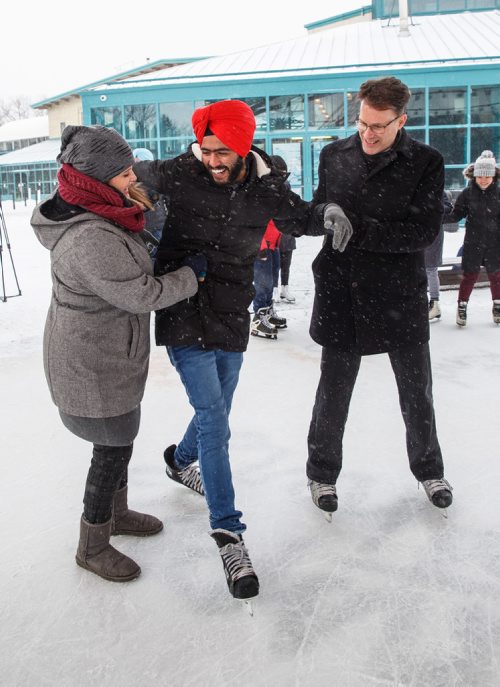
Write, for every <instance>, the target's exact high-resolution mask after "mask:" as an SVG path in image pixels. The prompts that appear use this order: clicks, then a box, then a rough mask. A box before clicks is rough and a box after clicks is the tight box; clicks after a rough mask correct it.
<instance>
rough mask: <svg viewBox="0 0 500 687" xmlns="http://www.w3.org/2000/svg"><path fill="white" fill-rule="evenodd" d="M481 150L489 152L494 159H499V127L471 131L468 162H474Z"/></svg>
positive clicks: (479, 128)
mask: <svg viewBox="0 0 500 687" xmlns="http://www.w3.org/2000/svg"><path fill="white" fill-rule="evenodd" d="M483 150H491V151H492V152H493V155H494V156H495V158H496V159H497V160H498V159H500V126H495V127H491V128H490V127H483V126H481V127H476V128H472V129H471V132H470V162H474V160H475V159H476V158H477V157H479V156H480V155H481V153H482V152H483Z"/></svg>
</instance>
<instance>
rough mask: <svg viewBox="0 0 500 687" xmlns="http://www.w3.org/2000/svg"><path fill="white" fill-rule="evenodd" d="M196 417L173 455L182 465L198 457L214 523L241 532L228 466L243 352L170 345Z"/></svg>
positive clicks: (173, 360)
mask: <svg viewBox="0 0 500 687" xmlns="http://www.w3.org/2000/svg"><path fill="white" fill-rule="evenodd" d="M167 352H168V356H169V358H170V361H171V363H172V365H173V366H174V367H175V369H176V370H177V372H178V373H179V376H180V378H181V381H182V383H183V384H184V388H185V389H186V393H187V395H188V398H189V402H190V403H191V405H192V406H193V408H194V417H193V419H192V420H191V422H190V423H189V425H188V428H187V429H186V432H185V434H184V436H183V438H182V439H181V441H180V442H179V444H178V446H177V448H176V451H175V454H174V459H175V462H176V464H177V465H178V466H179V468H186V467H187V466H188V465H190V464H191V463H194V462H195V461H196V460H198V461H199V465H200V475H201V480H202V482H203V488H204V490H205V498H206V500H207V504H208V510H209V519H210V526H211V528H212V529H217V528H222V529H225V530H229V531H230V532H236V533H241V532H244V531H245V530H246V525H245V524H244V523H242V522H241V521H240V518H241V516H242V513H241V511H239V510H236V508H235V505H234V488H233V480H232V475H231V466H230V464H229V438H230V436H231V432H230V429H229V413H230V410H231V403H232V400H233V394H234V390H235V389H236V386H237V384H238V378H239V374H240V369H241V365H242V363H243V353H237V352H232V351H221V350H213V351H208V350H205V349H204V348H202V347H201V346H167Z"/></svg>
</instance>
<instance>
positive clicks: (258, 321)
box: [250, 308, 278, 339]
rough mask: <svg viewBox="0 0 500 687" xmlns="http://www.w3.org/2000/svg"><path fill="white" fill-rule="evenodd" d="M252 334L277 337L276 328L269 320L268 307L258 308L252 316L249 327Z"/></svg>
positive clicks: (271, 337) (266, 337)
mask: <svg viewBox="0 0 500 687" xmlns="http://www.w3.org/2000/svg"><path fill="white" fill-rule="evenodd" d="M250 334H251V335H252V336H261V337H263V338H265V339H277V338H278V330H277V329H276V327H275V326H274V325H272V324H271V323H270V321H269V308H260V309H259V310H257V312H256V313H255V315H254V316H253V320H252V326H251V328H250Z"/></svg>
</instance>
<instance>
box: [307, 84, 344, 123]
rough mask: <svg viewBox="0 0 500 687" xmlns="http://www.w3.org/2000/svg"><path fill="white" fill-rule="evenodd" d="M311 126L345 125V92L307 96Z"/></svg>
mask: <svg viewBox="0 0 500 687" xmlns="http://www.w3.org/2000/svg"><path fill="white" fill-rule="evenodd" d="M307 106H308V114H309V128H310V129H331V128H332V127H333V128H335V127H339V126H344V93H343V92H342V93H318V94H314V95H310V96H308V98H307Z"/></svg>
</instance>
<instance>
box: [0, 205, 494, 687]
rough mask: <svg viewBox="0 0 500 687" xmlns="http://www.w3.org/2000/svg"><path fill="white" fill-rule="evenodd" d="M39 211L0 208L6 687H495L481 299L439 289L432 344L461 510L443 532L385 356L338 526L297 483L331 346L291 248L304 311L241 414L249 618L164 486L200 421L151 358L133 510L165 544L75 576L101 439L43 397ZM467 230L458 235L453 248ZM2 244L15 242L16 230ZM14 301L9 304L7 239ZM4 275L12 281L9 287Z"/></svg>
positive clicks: (244, 382) (1, 656)
mask: <svg viewBox="0 0 500 687" xmlns="http://www.w3.org/2000/svg"><path fill="white" fill-rule="evenodd" d="M31 211H32V206H28V207H24V206H22V205H18V206H17V208H16V210H15V211H14V210H13V209H12V207H11V206H10V204H8V203H5V202H4V213H5V217H6V222H7V228H8V233H9V239H10V243H11V248H12V255H13V258H14V263H15V267H16V269H17V274H18V278H19V282H20V286H21V290H22V296H21V297H18V298H12V299H11V298H9V299H8V300H7V302H4V303H1V302H0V322H1V324H2V326H1V328H0V354H1V358H0V360H1V363H0V365H1V367H0V389H1V400H2V412H1V414H0V432H1V434H0V437H1V442H2V461H1V464H0V465H1V467H0V470H1V479H0V490H1V491H0V509H1V517H0V540H1V541H2V548H3V556H2V565H1V568H0V569H1V572H0V608H1V618H2V622H1V627H0V664H1V666H2V678H1V683H2V684H4V685H6V686H9V687H11V686H14V685H15V686H16V687H24V686H26V687H27V686H30V687H32V686H33V685H36V686H37V687H38V686H40V687H41V686H46V685H54V686H57V687H80V686H82V687H83V686H85V687H86V686H87V685H88V686H89V687H90V686H91V685H92V687H94V686H95V685H99V686H100V687H115V686H116V687H118V686H119V687H135V686H139V685H140V686H143V685H148V686H149V685H151V686H157V685H158V686H162V687H163V686H166V687H195V686H196V687H233V686H234V687H236V686H237V687H268V686H269V687H285V686H286V687H289V686H290V685H294V686H295V687H313V686H314V687H327V686H328V687H332V686H335V687H369V686H371V685H374V686H375V685H376V686H377V687H380V686H382V685H383V686H398V687H400V686H415V687H416V686H418V687H427V686H430V685H432V687H440V686H443V687H449V686H450V685H457V686H459V685H460V686H461V685H463V686H466V687H471V686H476V685H477V686H478V687H479V686H480V687H488V686H491V687H493V686H494V685H495V686H496V685H498V684H500V666H499V661H500V601H499V600H500V538H499V536H498V522H499V518H500V500H499V498H498V484H499V481H500V463H499V460H498V448H497V446H496V443H495V442H496V441H497V440H496V439H495V436H498V407H499V397H500V393H499V380H500V357H499V355H498V351H499V339H500V327H496V326H494V325H493V323H492V319H491V301H490V294H489V289H485V288H483V289H476V290H475V291H474V293H473V295H472V299H471V302H470V306H469V322H470V324H469V325H468V326H467V328H466V329H464V330H461V329H458V328H457V326H456V325H455V323H454V318H455V301H456V295H457V292H456V290H450V291H445V292H443V294H442V309H443V317H442V321H440V322H436V323H433V324H432V327H431V330H432V334H431V348H432V358H433V370H434V395H435V403H436V412H437V423H438V432H439V436H440V441H441V445H442V448H443V454H444V460H445V467H446V476H447V477H448V479H449V480H450V482H451V483H452V485H453V487H454V496H455V502H454V504H453V506H452V507H451V508H450V509H449V511H448V516H449V517H448V518H447V519H446V518H444V517H443V514H442V512H441V511H439V510H438V509H436V508H434V507H433V506H431V504H430V503H429V502H428V501H427V499H426V497H425V495H424V493H423V491H422V490H418V489H417V483H416V482H415V480H414V478H413V477H412V475H411V473H410V471H409V469H408V466H407V458H406V451H405V438H404V430H403V423H402V419H401V415H400V412H399V407H398V400H397V392H396V385H395V381H394V378H393V376H392V372H391V369H390V365H389V361H388V358H387V356H386V355H380V356H372V357H366V358H364V359H363V362H362V365H361V370H360V374H359V378H358V383H357V385H356V388H355V391H354V395H353V400H352V406H351V412H350V417H349V421H348V425H347V429H346V436H345V463H344V470H343V472H342V474H341V477H340V479H339V483H338V489H339V510H338V512H337V513H336V514H335V516H334V518H333V522H332V523H331V524H328V523H327V522H326V520H325V519H324V518H323V517H322V515H321V514H320V512H319V511H318V510H317V509H316V508H314V507H313V505H312V502H311V500H310V496H309V494H308V491H307V489H306V478H305V473H304V466H305V456H306V436H307V429H308V424H309V419H310V414H311V409H312V404H313V399H314V392H315V389H316V384H317V380H318V374H319V359H320V349H319V347H318V346H317V345H316V344H314V343H313V342H312V341H311V339H310V338H309V336H308V323H309V316H310V311H311V303H312V295H313V290H312V280H311V273H310V264H311V260H312V258H313V256H314V255H315V253H316V252H317V250H318V248H319V245H320V244H319V242H320V241H321V239H309V238H302V239H300V240H299V242H298V248H297V250H296V251H295V253H294V258H293V262H292V277H291V286H292V287H293V290H294V292H295V294H296V296H297V302H296V304H295V305H289V306H283V307H282V308H281V311H283V313H284V314H286V316H287V317H288V319H289V328H288V329H287V330H286V331H284V332H281V333H280V334H279V340H278V341H267V340H262V339H255V338H252V339H251V341H250V345H249V350H248V352H247V354H246V357H245V362H244V366H243V370H242V375H241V382H240V385H239V387H238V389H237V391H236V395H235V399H234V404H233V411H232V433H233V436H232V439H231V456H232V466H233V472H234V481H235V485H236V494H237V505H238V507H239V508H241V509H242V510H243V511H244V521H245V522H246V523H247V525H248V531H247V534H246V537H245V539H246V543H247V546H248V548H249V551H250V555H251V557H252V561H253V563H254V566H255V569H256V571H257V573H258V575H259V577H260V582H261V595H260V597H259V598H258V599H257V600H256V601H255V602H254V616H253V617H250V616H249V615H248V613H247V612H246V611H245V610H244V609H243V608H242V606H241V605H240V603H239V602H237V601H234V600H233V599H232V598H231V597H230V595H229V593H228V591H227V588H226V583H225V580H224V575H223V571H222V565H221V562H220V560H219V556H218V553H217V550H216V546H215V544H214V542H213V541H212V540H211V539H210V538H209V536H208V530H209V525H208V520H207V515H206V509H205V504H204V501H203V499H202V498H201V497H199V496H197V495H196V494H194V493H191V492H188V491H187V490H185V489H184V488H182V487H180V486H178V485H176V484H174V483H173V482H169V481H168V480H167V478H166V476H165V474H164V469H163V459H162V451H163V449H164V448H165V446H166V445H168V444H170V443H173V442H176V441H177V440H178V439H179V438H180V436H181V433H182V431H183V429H184V427H185V425H186V423H187V421H188V419H189V417H190V410H189V406H188V404H187V401H186V399H185V396H184V391H183V389H182V387H181V385H180V382H179V380H178V379H177V376H176V374H175V372H174V371H173V369H172V368H171V367H170V364H169V363H168V362H167V359H166V354H165V352H164V351H163V350H162V349H159V348H153V353H152V359H151V373H150V377H149V380H148V385H147V389H146V395H145V399H144V402H143V420H142V426H141V431H140V433H139V436H138V438H137V440H136V445H135V452H134V457H133V459H132V463H131V467H130V487H129V491H130V496H131V499H130V501H131V505H132V506H133V507H135V508H137V509H139V510H140V509H144V510H147V511H150V512H151V513H153V514H155V515H157V516H159V517H161V518H162V520H163V521H164V523H165V529H164V531H163V532H162V533H161V534H159V535H157V536H155V537H151V538H147V539H134V538H132V537H120V538H117V539H116V540H115V545H116V546H117V547H118V548H120V549H121V550H122V551H124V552H125V553H127V554H129V555H131V556H132V557H133V558H134V559H135V560H137V562H138V563H139V564H140V565H141V567H142V575H141V577H140V578H139V579H138V580H137V581H134V582H131V583H127V584H116V583H112V582H106V581H104V580H102V579H100V578H98V577H96V576H95V575H92V574H90V573H89V572H87V571H84V570H82V569H81V568H79V567H77V566H76V564H75V561H74V554H75V550H76V545H77V538H78V523H79V518H80V514H81V501H82V495H83V485H84V481H85V477H86V473H87V470H88V464H89V458H90V445H88V444H86V443H85V442H83V441H81V440H79V439H77V438H76V437H74V436H73V435H71V434H70V433H69V432H68V431H67V430H66V429H65V428H64V427H63V425H62V423H61V422H60V420H59V417H58V414H57V410H56V409H55V407H54V406H53V405H52V402H51V400H50V397H49V394H48V391H47V388H46V384H45V378H44V375H43V369H42V356H41V339H42V330H43V323H44V319H45V313H46V309H47V306H48V302H49V296H50V274H49V255H48V253H47V252H46V251H45V250H44V249H43V248H42V247H41V246H40V245H39V244H38V242H37V241H36V239H35V237H34V234H33V232H32V230H31V227H30V225H29V217H30V215H31ZM461 238H462V237H461V236H460V234H452V235H446V250H445V253H447V254H449V255H455V253H456V249H457V247H458V245H460V242H461ZM4 239H5V237H4ZM3 248H4V251H3V262H4V272H5V275H6V279H7V282H6V288H7V293H13V292H15V290H16V289H15V284H14V285H13V284H12V273H11V270H10V271H9V269H10V265H9V252H8V251H7V249H6V245H5V241H4V245H3ZM9 276H10V279H9Z"/></svg>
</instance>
